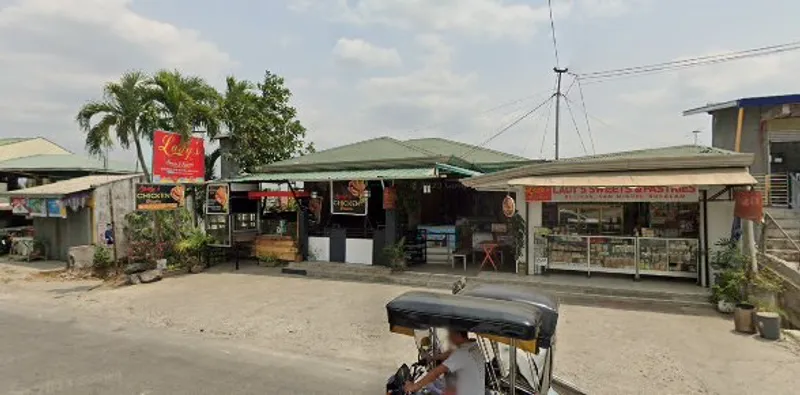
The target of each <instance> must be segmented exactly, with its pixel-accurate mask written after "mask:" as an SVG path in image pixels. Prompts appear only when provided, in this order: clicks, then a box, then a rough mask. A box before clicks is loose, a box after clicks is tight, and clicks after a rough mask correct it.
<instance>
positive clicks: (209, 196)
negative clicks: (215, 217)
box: [206, 184, 231, 214]
mask: <svg viewBox="0 0 800 395" xmlns="http://www.w3.org/2000/svg"><path fill="white" fill-rule="evenodd" d="M230 198H231V191H230V186H228V184H208V187H207V188H206V214H227V213H228V210H229V205H230Z"/></svg>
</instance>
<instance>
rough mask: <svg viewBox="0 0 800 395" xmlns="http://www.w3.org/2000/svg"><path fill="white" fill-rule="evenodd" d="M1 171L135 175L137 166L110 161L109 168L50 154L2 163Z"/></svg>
mask: <svg viewBox="0 0 800 395" xmlns="http://www.w3.org/2000/svg"><path fill="white" fill-rule="evenodd" d="M0 170H5V171H23V172H24V171H90V172H100V173H102V172H112V173H133V172H134V171H135V165H133V164H124V163H120V162H115V161H108V167H107V168H106V166H105V165H104V164H103V161H101V160H97V159H92V158H87V157H84V156H80V155H75V154H67V155H62V154H56V155H53V154H50V155H33V156H26V157H23V158H16V159H9V160H4V161H0Z"/></svg>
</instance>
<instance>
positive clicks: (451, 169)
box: [227, 164, 481, 182]
mask: <svg viewBox="0 0 800 395" xmlns="http://www.w3.org/2000/svg"><path fill="white" fill-rule="evenodd" d="M446 173H451V174H458V175H462V176H476V175H480V174H481V173H479V172H476V171H472V170H468V169H463V168H460V167H457V166H451V165H445V164H437V165H435V166H431V167H418V168H409V169H370V170H330V171H311V172H288V173H260V174H251V175H248V176H244V177H239V178H234V179H231V180H227V181H228V182H280V181H307V182H314V181H317V182H319V181H348V180H364V181H369V180H421V179H430V178H439V177H440V176H441V175H443V174H446Z"/></svg>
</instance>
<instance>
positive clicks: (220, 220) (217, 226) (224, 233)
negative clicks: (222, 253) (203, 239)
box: [205, 214, 231, 247]
mask: <svg viewBox="0 0 800 395" xmlns="http://www.w3.org/2000/svg"><path fill="white" fill-rule="evenodd" d="M205 222H206V233H207V234H208V235H209V236H211V237H212V238H213V239H214V241H213V242H212V244H211V245H213V246H217V247H230V246H231V226H230V216H229V215H228V214H209V215H206V220H205Z"/></svg>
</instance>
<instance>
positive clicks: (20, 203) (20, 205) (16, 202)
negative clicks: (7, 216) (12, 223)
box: [11, 198, 31, 215]
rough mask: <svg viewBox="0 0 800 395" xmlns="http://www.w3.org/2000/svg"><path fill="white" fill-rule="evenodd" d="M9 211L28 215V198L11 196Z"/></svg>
mask: <svg viewBox="0 0 800 395" xmlns="http://www.w3.org/2000/svg"><path fill="white" fill-rule="evenodd" d="M11 212H12V213H14V214H17V215H28V214H30V213H31V212H30V210H28V199H25V198H11Z"/></svg>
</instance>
